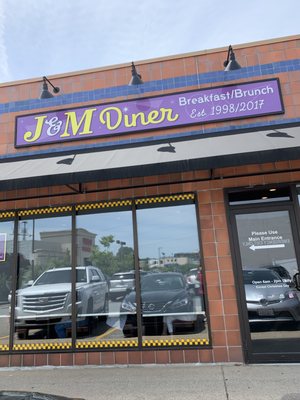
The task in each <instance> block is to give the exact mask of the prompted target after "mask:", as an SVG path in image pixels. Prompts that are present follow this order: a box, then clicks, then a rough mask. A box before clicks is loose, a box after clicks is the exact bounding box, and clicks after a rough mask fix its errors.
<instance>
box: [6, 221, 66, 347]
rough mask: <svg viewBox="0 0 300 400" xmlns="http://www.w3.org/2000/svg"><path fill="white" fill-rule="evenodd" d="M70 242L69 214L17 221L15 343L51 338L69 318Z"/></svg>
mask: <svg viewBox="0 0 300 400" xmlns="http://www.w3.org/2000/svg"><path fill="white" fill-rule="evenodd" d="M71 243H72V242H71V218H70V217H69V216H66V217H52V218H37V219H26V220H25V219H24V220H20V221H19V232H18V255H19V256H18V259H19V261H18V270H17V291H16V305H15V312H14V315H15V323H14V328H15V332H16V337H15V344H16V345H18V343H19V342H23V341H26V342H28V343H30V342H33V341H34V342H39V343H40V342H47V341H52V340H54V339H56V338H57V337H60V335H59V330H60V324H61V322H62V321H64V322H65V323H68V322H69V321H71V310H72V292H71V279H72V278H71V277H72V273H71V253H72V249H71ZM66 336H67V335H66Z"/></svg>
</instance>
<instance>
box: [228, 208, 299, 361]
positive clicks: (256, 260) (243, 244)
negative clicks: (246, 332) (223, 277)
mask: <svg viewBox="0 0 300 400" xmlns="http://www.w3.org/2000/svg"><path fill="white" fill-rule="evenodd" d="M236 224H237V232H238V240H239V248H240V255H241V264H242V265H241V267H242V275H243V286H244V294H245V300H246V308H247V314H248V321H249V329H250V335H251V342H252V349H253V352H255V353H262V352H264V353H267V352H278V353H284V352H299V351H300V345H299V343H300V341H299V339H300V330H299V321H300V292H299V291H298V290H296V288H295V285H294V284H293V277H294V276H295V274H297V273H298V272H299V267H298V263H297V259H296V253H295V246H294V238H293V233H292V225H291V220H290V215H289V211H288V210H282V211H281V210H278V211H268V212H257V213H246V214H238V215H236Z"/></svg>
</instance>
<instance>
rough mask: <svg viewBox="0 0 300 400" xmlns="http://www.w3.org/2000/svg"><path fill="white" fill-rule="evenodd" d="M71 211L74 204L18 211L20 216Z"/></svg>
mask: <svg viewBox="0 0 300 400" xmlns="http://www.w3.org/2000/svg"><path fill="white" fill-rule="evenodd" d="M70 211H72V206H61V207H45V208H33V209H31V210H20V211H18V216H19V217H27V216H31V215H49V214H55V213H65V212H70Z"/></svg>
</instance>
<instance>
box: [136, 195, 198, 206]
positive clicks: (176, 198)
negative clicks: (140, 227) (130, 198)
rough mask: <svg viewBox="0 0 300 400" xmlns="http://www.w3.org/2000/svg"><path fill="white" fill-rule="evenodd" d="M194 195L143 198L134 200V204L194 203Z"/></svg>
mask: <svg viewBox="0 0 300 400" xmlns="http://www.w3.org/2000/svg"><path fill="white" fill-rule="evenodd" d="M194 200H195V195H194V193H184V194H172V195H168V196H155V197H143V198H140V199H136V200H135V204H136V205H137V206H139V205H145V204H160V203H172V202H182V201H183V202H185V201H194Z"/></svg>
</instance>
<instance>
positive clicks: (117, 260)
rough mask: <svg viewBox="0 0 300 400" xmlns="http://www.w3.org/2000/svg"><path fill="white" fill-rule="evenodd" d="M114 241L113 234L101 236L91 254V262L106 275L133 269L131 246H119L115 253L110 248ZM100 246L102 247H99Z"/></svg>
mask: <svg viewBox="0 0 300 400" xmlns="http://www.w3.org/2000/svg"><path fill="white" fill-rule="evenodd" d="M114 242H115V239H114V236H113V235H108V236H103V237H101V239H100V240H99V244H100V245H99V246H94V247H93V249H92V254H91V263H92V265H94V266H97V267H99V268H100V269H101V271H102V272H103V273H104V274H106V275H107V276H109V277H110V276H112V275H113V274H114V273H116V272H124V271H129V270H132V269H134V252H133V249H132V248H131V247H128V246H123V245H122V246H120V248H119V249H118V251H117V253H116V254H114V253H113V252H112V251H111V250H110V246H111V244H112V243H114ZM101 248H102V249H101Z"/></svg>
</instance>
